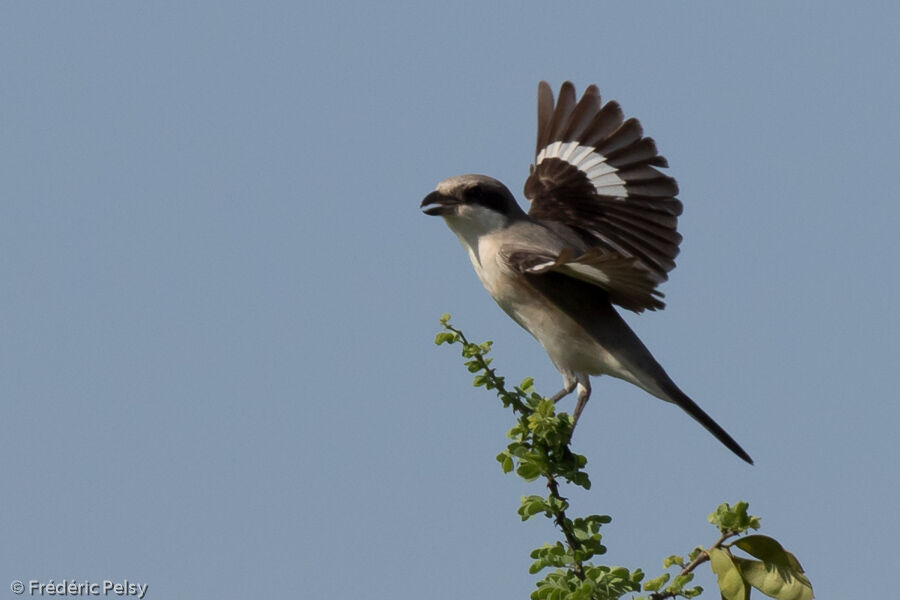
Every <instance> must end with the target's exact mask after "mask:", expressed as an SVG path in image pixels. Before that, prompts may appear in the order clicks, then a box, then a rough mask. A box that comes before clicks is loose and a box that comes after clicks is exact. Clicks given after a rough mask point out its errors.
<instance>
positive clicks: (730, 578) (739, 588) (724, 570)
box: [707, 548, 750, 600]
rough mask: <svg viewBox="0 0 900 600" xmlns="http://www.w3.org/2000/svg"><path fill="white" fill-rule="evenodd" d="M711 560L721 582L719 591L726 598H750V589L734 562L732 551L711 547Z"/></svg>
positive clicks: (726, 599)
mask: <svg viewBox="0 0 900 600" xmlns="http://www.w3.org/2000/svg"><path fill="white" fill-rule="evenodd" d="M707 552H708V553H709V562H710V565H711V566H712V570H713V573H715V574H716V578H717V579H718V583H719V591H720V592H722V598H723V599H724V600H749V598H750V589H749V588H748V587H747V586H746V585H745V584H744V578H743V577H742V576H741V572H740V571H739V570H738V568H737V567H736V566H735V564H734V560H733V557H732V556H731V552H729V551H728V550H723V549H721V548H710V549H709V550H707Z"/></svg>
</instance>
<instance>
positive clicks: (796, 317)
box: [0, 1, 900, 600]
mask: <svg viewBox="0 0 900 600" xmlns="http://www.w3.org/2000/svg"><path fill="white" fill-rule="evenodd" d="M314 4H315V5H320V6H317V7H314V6H313V5H314ZM326 4H327V7H326ZM898 64H900V10H898V9H897V7H896V6H895V4H894V3H890V2H868V3H857V4H848V3H846V2H840V3H838V2H818V3H783V4H777V5H776V3H742V4H741V5H737V4H736V3H728V5H727V6H726V5H723V3H719V2H677V3H676V2H650V3H624V2H623V3H617V4H612V3H609V2H599V1H594V2H575V3H558V2H520V1H517V2H489V3H488V2H440V3H433V2H408V3H391V4H385V3H374V2H346V3H340V2H334V3H312V2H302V3H298V2H266V3H248V2H245V3H234V2H215V3H213V2H201V3H184V2H93V3H86V2H57V3H48V2H16V3H5V4H4V5H3V7H2V10H0V281H2V286H0V398H2V401H0V419H2V423H3V435H2V436H0V477H2V479H3V484H4V485H3V499H2V507H0V538H2V544H0V578H2V581H0V584H2V586H3V587H2V588H0V597H10V598H13V597H14V596H13V594H12V592H10V591H9V589H8V582H10V581H12V580H14V579H21V580H24V581H26V582H27V581H28V580H30V579H37V580H40V581H47V580H50V579H53V580H54V581H57V582H58V581H60V580H62V579H70V580H71V579H77V580H79V581H83V580H91V581H102V580H104V579H111V580H122V579H126V578H127V579H128V580H130V581H133V582H143V583H149V584H150V591H149V594H148V598H152V599H156V600H161V599H168V598H196V599H203V598H216V599H228V598H276V597H285V598H298V597H299V598H334V597H345V598H390V599H400V600H404V599H413V598H416V599H418V598H423V597H427V598H431V599H435V600H441V599H448V600H450V599H453V600H457V599H459V598H462V597H467V598H468V597H471V598H526V597H527V595H528V594H529V593H530V592H531V590H532V589H533V585H534V581H535V577H533V576H531V575H529V574H528V573H527V567H528V564H529V563H530V560H529V558H528V552H529V551H530V549H531V548H533V547H536V546H539V545H540V544H542V543H544V542H548V541H551V540H553V539H555V532H554V531H553V529H552V528H551V527H550V525H549V524H548V523H546V522H541V521H540V520H539V521H535V522H529V523H526V524H522V523H521V522H520V521H519V518H518V516H517V515H516V513H515V510H516V507H517V506H518V502H519V497H520V496H521V495H522V494H526V493H541V492H542V491H543V488H542V487H541V486H540V485H539V484H534V485H531V486H529V485H526V484H523V483H521V482H519V481H517V480H516V479H515V478H514V477H512V476H504V475H502V474H501V472H500V469H499V466H498V465H497V463H495V462H494V456H495V455H496V454H497V452H499V451H500V450H501V449H502V448H503V447H504V444H505V438H504V434H505V432H506V430H507V429H508V428H509V427H510V426H511V424H512V420H511V418H510V416H509V415H508V414H507V413H506V412H505V411H504V410H503V409H502V408H501V407H500V406H499V402H497V401H496V400H495V399H494V398H493V397H492V396H490V395H488V394H487V393H485V392H484V391H482V390H476V389H473V388H472V387H471V383H470V377H469V375H468V374H467V373H466V371H465V370H464V368H463V367H462V366H461V364H460V361H459V358H458V356H457V353H456V351H455V350H454V351H451V350H449V349H447V348H446V347H441V348H437V347H435V346H434V345H433V343H432V340H433V336H434V333H435V332H436V331H437V329H438V322H437V320H438V317H439V316H440V314H441V313H443V312H450V313H452V314H453V317H454V322H455V323H456V324H457V325H459V326H461V327H462V328H463V329H464V330H465V331H466V332H467V333H468V334H469V335H470V336H471V337H473V338H477V339H486V338H490V339H493V340H494V341H495V356H496V363H495V364H496V366H498V367H499V368H500V369H501V371H502V372H503V373H504V374H506V375H507V376H508V377H509V378H510V379H512V380H516V381H518V380H519V379H521V378H522V377H524V376H526V375H532V376H534V377H535V378H536V380H537V385H538V388H539V389H540V390H542V391H544V392H545V393H548V394H549V393H552V392H555V391H556V390H557V389H558V387H559V385H560V378H559V375H558V374H557V373H556V371H555V370H554V369H553V367H552V365H551V364H550V362H549V360H548V359H547V358H546V356H545V355H544V353H543V350H542V349H541V348H540V346H539V345H538V344H537V343H536V342H534V341H533V340H532V339H531V338H530V337H529V336H528V335H527V334H526V333H525V332H523V331H521V330H519V329H518V327H517V326H516V325H515V324H514V323H512V322H511V321H510V320H509V319H507V318H506V316H505V315H503V313H502V312H501V311H500V310H499V309H498V308H497V307H496V306H495V305H494V304H493V302H492V301H491V300H490V298H489V297H488V296H487V294H486V292H485V291H484V290H483V289H482V288H481V285H480V284H479V282H478V280H477V278H476V276H475V275H474V273H473V272H472V268H471V266H470V264H469V262H468V259H467V257H466V256H465V254H464V252H463V251H462V249H461V248H460V247H459V244H458V243H457V241H456V239H455V237H454V236H453V235H452V234H451V233H450V232H449V230H447V228H446V227H445V225H444V224H443V223H442V222H441V221H440V220H439V219H434V218H430V217H427V216H423V215H422V214H421V213H420V211H419V208H418V204H419V202H420V200H421V198H422V197H423V196H424V195H425V194H427V193H428V192H429V191H430V190H432V189H433V188H434V186H435V184H436V183H437V182H438V181H439V180H441V179H443V178H445V177H448V176H451V175H456V174H460V173H468V172H479V173H487V174H490V175H493V176H495V177H497V178H499V179H501V180H502V181H504V182H505V183H507V184H508V186H509V187H510V189H512V190H513V191H514V193H516V195H517V196H518V197H519V198H520V199H521V192H520V190H521V188H522V184H523V183H524V180H525V177H526V175H527V173H528V165H529V164H530V161H531V160H532V159H533V152H534V136H535V119H536V117H535V111H536V109H535V107H536V88H537V82H538V81H539V80H540V79H546V80H548V81H550V82H551V84H552V85H553V87H554V89H558V87H559V84H560V83H561V82H562V81H564V80H566V79H571V80H572V81H574V82H575V83H576V86H577V89H578V91H579V93H580V92H581V90H583V89H584V88H585V87H586V86H587V85H588V84H590V83H596V84H597V85H598V86H599V87H600V90H601V92H602V94H603V95H604V97H605V98H615V99H617V100H619V101H620V102H621V104H622V106H623V107H624V110H625V112H626V113H627V114H628V115H630V116H637V117H639V118H640V119H641V121H642V123H643V125H644V127H645V130H646V133H647V134H648V135H651V136H652V137H654V138H655V139H656V140H657V142H658V144H659V147H660V149H661V151H662V153H663V154H664V155H666V156H667V157H668V158H669V162H670V164H671V169H670V170H669V172H670V174H671V175H673V176H674V177H676V178H677V180H678V182H679V184H680V187H681V194H680V198H681V199H682V201H683V202H684V205H685V211H684V215H683V217H682V219H681V221H680V223H679V226H680V231H681V232H682V233H683V234H684V243H683V244H682V253H681V255H680V256H679V261H678V264H679V266H678V268H677V269H676V270H675V271H674V272H673V273H672V277H671V280H670V281H669V282H668V283H667V284H666V285H665V286H664V287H663V291H664V292H665V293H666V299H667V302H668V307H667V308H666V310H665V311H662V312H659V313H650V314H645V315H642V316H634V315H626V318H628V320H629V322H630V323H632V325H633V326H634V327H635V329H636V330H637V331H638V333H639V334H640V335H641V337H642V338H643V340H644V342H645V343H646V344H647V345H648V346H649V347H650V348H651V349H652V350H653V352H654V354H655V355H656V357H657V358H658V359H659V360H660V362H661V363H662V364H663V365H664V366H665V367H666V369H667V370H668V371H669V373H670V374H671V375H672V377H673V378H674V379H675V380H676V381H677V382H678V383H679V385H680V386H681V387H682V388H683V389H684V390H685V391H686V392H688V393H689V394H690V395H691V396H692V397H693V398H694V399H695V400H697V401H698V402H699V403H700V404H701V405H702V406H703V407H704V408H705V409H706V410H707V411H708V412H709V413H710V414H712V415H713V416H714V417H715V418H716V419H717V420H718V421H719V422H720V423H721V424H722V425H723V426H725V427H726V429H728V430H729V431H730V432H731V433H732V434H733V435H734V436H735V438H736V439H737V440H739V441H740V442H741V444H742V445H743V446H744V447H745V448H746V449H747V450H748V451H749V452H750V454H751V455H752V456H753V457H754V459H755V460H756V463H757V464H756V466H755V467H749V466H747V465H745V464H743V463H742V462H741V461H740V460H738V459H737V458H736V457H734V456H733V455H732V454H731V453H730V452H728V451H727V450H726V449H724V448H723V447H722V446H720V445H719V443H718V442H717V441H716V440H715V439H714V438H713V437H712V436H710V435H709V434H707V433H706V432H705V431H704V430H703V429H702V428H700V427H699V426H698V425H697V424H696V423H695V422H693V421H692V420H691V419H690V418H688V417H687V416H686V415H684V414H682V413H681V412H680V411H679V410H678V409H677V408H675V407H673V406H670V405H666V404H664V403H661V402H659V401H658V400H656V399H654V398H651V397H649V396H648V395H647V394H645V393H643V392H641V391H640V390H637V389H635V388H632V387H630V386H628V385H626V384H624V383H621V382H618V381H615V380H611V379H606V378H604V379H600V380H595V382H594V395H593V398H592V400H591V403H590V404H589V405H588V407H587V410H586V412H585V414H584V416H583V417H582V418H583V421H582V425H580V426H579V431H578V433H577V436H576V438H577V440H576V444H575V445H576V449H577V451H578V452H580V453H583V454H585V455H586V456H587V457H588V460H589V463H588V469H589V471H590V472H591V474H592V478H593V481H594V488H593V489H592V490H591V491H590V493H588V494H577V493H572V495H571V498H572V501H573V503H574V509H573V510H574V512H575V513H578V514H586V513H597V512H599V513H608V514H611V515H612V516H613V522H612V524H610V525H608V526H606V528H605V538H604V539H605V541H606V543H607V545H608V546H609V548H610V552H609V554H608V555H607V556H606V557H605V559H606V561H607V562H609V563H612V564H622V565H626V566H629V567H632V568H633V567H639V566H640V567H643V568H644V569H646V570H648V571H649V572H651V573H653V574H656V573H657V572H658V571H660V570H661V560H662V558H663V557H665V556H666V555H668V554H671V553H684V552H687V551H689V550H690V548H692V547H693V546H695V545H697V544H709V543H712V542H713V541H714V540H715V538H716V532H715V530H714V529H713V528H712V527H711V526H709V525H708V524H707V523H706V515H707V514H708V513H709V512H710V511H711V510H712V509H713V508H714V507H715V506H716V505H717V504H718V503H720V502H722V501H730V502H734V501H736V500H738V499H746V500H749V501H750V503H751V512H753V513H755V514H759V515H762V517H763V521H762V523H763V530H762V532H763V533H768V534H771V535H773V536H775V537H777V538H778V539H779V540H781V541H782V542H783V543H784V544H785V545H786V546H787V547H788V548H789V549H790V550H792V551H794V552H795V553H796V554H797V556H798V557H799V558H800V560H801V561H802V563H803V565H804V567H805V568H806V570H807V573H808V575H809V576H810V578H811V579H812V581H813V584H814V586H815V590H816V592H817V597H818V598H820V599H827V598H853V597H861V596H862V592H867V593H868V595H870V596H872V597H887V596H890V595H891V594H893V593H895V592H896V589H895V587H896V586H895V585H894V584H893V581H894V579H895V578H894V577H893V575H894V573H895V572H896V568H897V567H896V554H897V552H896V543H897V541H896V538H897V534H898V532H900V518H898V512H897V510H896V509H897V504H898V494H900V489H898V462H900V460H898V459H900V442H898V433H897V423H898V421H900V408H898V403H897V397H898V392H897V386H896V383H895V381H896V378H897V375H898V371H900V359H898V356H900V348H898V341H897V340H898V337H900V319H898V316H897V315H898V313H897V303H898V295H900V294H898V292H900V286H898V276H897V260H898V258H900V243H898V241H897V237H898V229H900V208H898V191H897V184H896V178H897V173H898V148H900V116H898V110H897V108H898V100H897V98H898V97H900V75H898ZM565 406H566V408H567V409H568V410H571V401H570V403H569V404H566V405H565ZM704 573H705V571H704ZM698 581H699V582H700V583H701V584H703V585H705V586H707V587H708V588H712V587H713V585H714V584H713V580H712V578H711V577H709V576H708V575H706V574H704V575H702V576H700V577H698ZM4 590H5V591H4ZM707 595H708V596H709V597H710V598H714V597H716V593H715V592H714V591H713V590H708V591H707ZM704 597H705V596H704Z"/></svg>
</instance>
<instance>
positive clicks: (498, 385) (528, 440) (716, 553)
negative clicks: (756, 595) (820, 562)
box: [434, 314, 813, 600]
mask: <svg viewBox="0 0 900 600" xmlns="http://www.w3.org/2000/svg"><path fill="white" fill-rule="evenodd" d="M441 325H442V327H443V331H441V332H440V333H438V334H437V336H436V337H435V340H434V341H435V344H438V345H442V344H450V345H453V344H460V345H461V354H462V356H463V359H464V364H465V366H466V369H467V370H468V371H469V373H471V374H472V375H473V382H472V383H473V385H475V386H476V387H484V388H485V389H488V390H492V391H494V392H495V393H496V394H497V396H498V397H499V398H500V400H501V402H502V403H503V405H504V406H505V407H508V408H512V410H513V411H514V412H515V414H516V418H517V421H516V424H515V426H514V427H513V428H512V429H510V430H509V432H508V434H507V437H508V438H509V439H510V442H509V444H507V446H506V448H505V449H504V450H503V451H501V452H500V453H499V454H498V455H497V461H498V462H499V463H500V467H501V469H502V470H503V472H504V473H511V472H515V473H516V475H518V476H519V477H521V478H522V479H524V480H525V481H535V480H538V479H543V480H544V481H545V482H546V487H547V495H529V496H524V497H523V498H522V499H521V502H520V504H519V508H518V513H519V516H520V517H521V518H522V520H523V521H527V520H529V519H531V518H532V517H535V516H538V515H543V516H544V517H546V518H548V519H550V520H551V521H552V522H553V523H554V524H555V525H556V527H557V528H558V530H559V531H560V533H561V535H562V539H561V540H557V541H555V542H553V543H550V544H544V545H543V546H541V547H540V548H537V549H535V550H533V551H532V552H531V554H530V556H531V559H532V563H531V565H530V567H529V569H528V570H529V572H530V573H532V574H537V573H541V572H545V571H547V570H550V571H549V572H547V573H546V574H545V575H544V577H543V579H541V580H539V581H538V582H537V583H536V589H535V591H534V592H532V594H531V598H532V599H533V600H613V599H618V598H621V597H622V596H623V595H625V594H629V593H634V592H641V591H643V592H650V595H649V596H640V597H639V598H644V599H648V600H663V599H665V598H678V597H681V598H695V597H697V596H699V595H700V594H701V593H702V592H703V588H702V587H700V586H693V587H690V586H689V584H690V583H691V582H692V581H693V578H694V571H695V569H696V568H697V567H698V566H699V565H701V564H703V563H705V562H709V563H710V565H711V567H712V571H713V573H715V574H716V576H717V578H718V586H719V588H720V591H721V594H722V597H723V598H724V599H725V600H748V599H749V597H750V590H751V588H755V589H757V590H759V591H760V592H762V593H763V594H766V595H767V596H770V597H772V598H776V599H778V600H809V599H811V598H812V597H813V595H812V586H811V585H810V582H809V580H808V579H807V578H806V576H805V575H804V574H803V569H802V568H801V566H800V563H799V562H798V561H797V559H796V558H795V557H794V555H793V554H791V553H790V552H788V551H787V550H785V549H784V548H783V547H782V546H781V544H779V543H778V542H777V541H775V540H774V539H772V538H770V537H767V536H763V535H745V534H746V533H747V532H748V531H750V530H751V529H752V530H756V529H759V521H760V519H759V517H755V516H753V515H750V514H749V513H748V508H749V505H748V503H746V502H737V503H735V504H734V505H733V506H732V505H729V504H727V503H723V504H721V505H719V506H718V507H717V508H716V510H715V511H714V512H713V513H712V514H710V515H709V522H710V523H711V524H713V525H714V526H716V528H718V530H719V532H720V534H721V535H720V537H719V539H718V540H717V541H716V542H715V543H714V544H713V545H712V546H710V547H709V548H703V547H702V546H698V547H696V548H694V550H692V551H691V552H690V553H688V554H687V557H684V556H679V555H671V556H669V557H667V558H666V559H665V560H664V561H663V569H664V570H666V571H665V572H664V573H662V574H661V575H659V576H658V577H655V578H653V579H648V580H646V581H644V576H645V575H644V572H643V570H641V569H634V570H629V569H628V568H625V567H616V566H607V565H594V564H593V563H592V562H591V561H592V560H593V559H594V558H596V557H597V556H600V555H603V554H605V553H606V547H605V546H604V545H603V543H602V535H601V534H600V528H601V526H602V525H606V524H608V523H610V522H611V521H612V518H611V517H609V516H608V515H596V514H595V515H588V516H585V517H576V518H571V517H570V516H568V514H567V511H569V509H570V508H571V507H570V505H569V501H568V499H566V498H565V497H563V496H562V495H561V494H560V490H559V486H560V483H561V482H565V483H567V484H570V485H575V486H578V487H581V488H584V489H585V490H588V489H590V487H591V481H590V478H589V476H588V474H587V472H586V471H585V470H584V469H585V467H586V465H587V459H586V458H585V457H584V456H582V455H579V454H575V453H573V452H572V451H571V449H570V448H569V441H570V439H571V436H572V420H571V417H570V416H569V415H568V414H566V413H557V412H556V406H555V405H554V403H553V402H552V401H550V400H548V399H546V398H545V397H543V396H541V395H540V394H538V393H537V392H536V391H535V389H534V381H533V380H532V379H531V378H526V379H524V380H523V381H522V382H521V383H520V384H519V385H517V386H514V387H512V389H507V386H506V381H505V379H504V378H503V377H501V376H499V375H498V374H497V373H496V372H495V370H494V369H493V368H492V367H491V363H492V359H491V358H489V357H488V354H489V353H490V351H491V348H492V342H490V341H486V342H482V343H480V344H476V343H472V342H470V341H469V340H468V339H467V338H466V336H465V335H464V334H463V332H462V331H460V330H459V329H457V328H455V327H453V325H451V324H450V315H447V314H445V315H443V316H442V317H441ZM740 536H743V537H740ZM732 538H737V539H736V540H734V541H732V542H731V543H726V542H727V541H728V540H731V539H732ZM733 549H740V550H742V551H744V552H746V553H747V554H749V555H750V556H752V557H753V558H755V559H756V560H753V559H749V558H744V557H740V556H735V555H734V554H733V552H732V550H733Z"/></svg>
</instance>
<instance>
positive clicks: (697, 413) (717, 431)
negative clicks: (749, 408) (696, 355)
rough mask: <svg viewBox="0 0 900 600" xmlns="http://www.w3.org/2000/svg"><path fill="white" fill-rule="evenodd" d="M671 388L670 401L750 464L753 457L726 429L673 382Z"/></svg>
mask: <svg viewBox="0 0 900 600" xmlns="http://www.w3.org/2000/svg"><path fill="white" fill-rule="evenodd" d="M672 388H673V389H670V390H669V394H670V396H671V399H672V402H674V403H675V404H677V405H678V406H680V407H681V408H682V409H684V412H686V413H687V414H689V415H691V416H692V417H694V419H695V420H696V421H697V422H698V423H700V424H701V425H703V426H704V427H706V430H707V431H709V432H710V433H711V434H713V435H714V436H716V439H717V440H719V441H720V442H722V443H723V444H724V445H725V446H726V447H727V448H728V449H729V450H731V451H732V452H734V453H735V454H737V455H738V456H740V457H741V458H742V459H743V460H745V461H747V462H748V463H750V464H751V465H752V464H753V459H752V458H750V455H749V454H747V453H746V452H745V451H744V449H743V448H741V446H740V444H738V443H737V442H736V441H734V438H732V437H731V436H730V435H728V432H727V431H725V430H724V429H722V428H721V427H720V426H719V424H718V423H716V422H715V421H713V419H712V417H710V416H709V415H708V414H706V413H705V412H703V409H702V408H700V407H699V406H697V403H696V402H694V401H693V400H691V399H690V398H688V397H687V395H686V394H685V393H684V392H682V391H681V390H679V389H678V388H677V387H676V386H675V385H674V384H673V385H672Z"/></svg>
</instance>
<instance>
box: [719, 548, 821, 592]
mask: <svg viewBox="0 0 900 600" xmlns="http://www.w3.org/2000/svg"><path fill="white" fill-rule="evenodd" d="M734 562H735V564H736V565H737V567H738V568H739V569H740V570H741V573H742V575H743V577H744V580H745V581H746V582H747V583H749V584H750V585H752V586H753V587H755V588H756V589H758V590H759V591H761V592H762V593H763V594H765V595H767V596H770V597H772V598H777V599H778V600H811V599H812V598H813V590H812V585H811V584H810V582H809V580H808V579H807V578H806V577H805V576H804V575H802V574H799V573H796V572H791V571H790V570H787V569H779V568H778V567H776V566H775V565H773V564H772V563H766V562H762V561H758V560H748V559H746V558H740V557H735V559H734Z"/></svg>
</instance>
